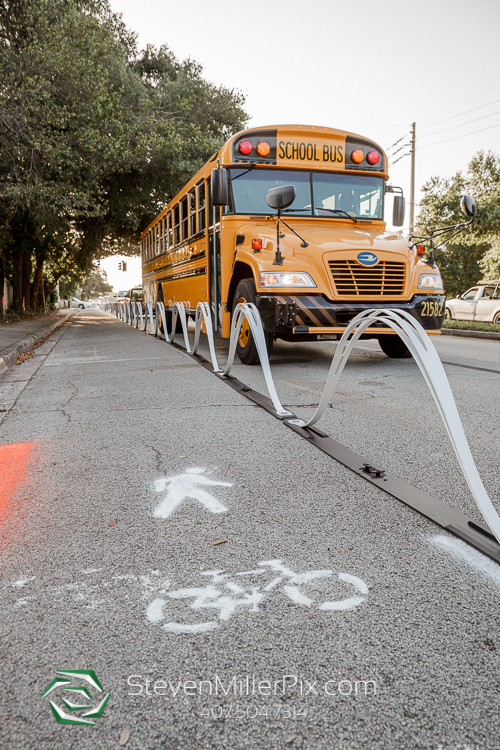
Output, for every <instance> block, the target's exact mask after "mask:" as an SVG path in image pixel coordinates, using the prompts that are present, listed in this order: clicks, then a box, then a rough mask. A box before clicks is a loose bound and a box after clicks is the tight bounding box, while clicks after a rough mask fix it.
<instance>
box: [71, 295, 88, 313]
mask: <svg viewBox="0 0 500 750" xmlns="http://www.w3.org/2000/svg"><path fill="white" fill-rule="evenodd" d="M71 307H79V308H80V309H81V310H83V309H85V308H86V307H90V302H85V300H83V299H77V298H76V297H73V299H72V300H71Z"/></svg>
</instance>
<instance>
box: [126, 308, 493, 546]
mask: <svg viewBox="0 0 500 750" xmlns="http://www.w3.org/2000/svg"><path fill="white" fill-rule="evenodd" d="M124 307H125V306H124V305H118V316H119V317H120V318H121V319H122V320H125V321H126V322H131V318H130V313H129V315H127V311H125V310H123V308H124ZM120 308H121V309H120ZM147 308H148V313H149V320H150V327H151V333H152V334H153V335H154V336H160V335H161V334H160V322H162V323H163V331H164V338H165V340H166V341H167V343H173V342H174V339H175V331H176V326H177V319H178V317H179V318H180V322H181V325H182V332H183V337H184V343H185V347H186V351H187V352H188V354H196V352H197V350H198V346H199V341H200V334H201V330H202V323H204V324H205V329H206V333H207V338H208V344H209V348H210V356H211V359H212V366H213V371H214V372H215V373H217V374H220V375H222V376H224V377H228V376H229V373H230V372H231V369H232V367H233V364H234V357H235V354H236V344H237V341H238V336H239V334H240V329H241V326H242V323H243V319H244V318H246V319H247V322H248V324H249V326H250V330H251V332H252V335H253V337H254V341H255V344H256V347H257V352H258V354H259V359H260V363H261V367H262V372H263V375H264V378H265V381H266V386H267V389H268V392H269V395H270V397H271V401H272V403H273V407H274V409H275V411H276V414H277V415H278V416H279V417H280V418H281V419H287V421H288V422H289V423H290V424H293V425H295V426H296V427H299V428H312V426H313V425H314V424H316V423H317V422H318V421H319V420H320V419H321V417H322V416H323V414H324V412H325V410H326V409H327V407H328V405H329V403H330V400H331V398H332V396H333V394H334V392H335V389H336V387H337V384H338V382H339V380H340V376H341V375H342V371H343V369H344V367H345V365H346V363H347V360H348V358H349V355H350V353H351V351H352V349H353V347H354V346H355V345H356V343H357V341H358V340H359V338H360V336H361V335H362V334H363V333H364V332H365V331H366V329H367V328H369V327H370V326H372V325H377V326H380V324H381V323H383V324H385V325H387V326H389V327H390V328H392V330H393V331H394V332H395V333H396V334H397V335H398V336H399V337H400V338H401V339H402V341H403V342H404V344H405V345H406V346H407V348H408V349H409V350H410V352H411V354H412V355H413V358H414V359H415V362H416V363H417V365H418V367H419V369H420V371H421V373H422V375H423V376H424V379H425V382H426V383H427V386H428V388H429V390H430V392H431V394H432V397H433V399H434V401H435V403H436V406H437V409H438V411H439V414H440V415H441V419H442V420H443V423H444V426H445V428H446V431H447V433H448V436H449V438H450V441H451V444H452V445H453V448H454V451H455V453H456V456H457V458H458V462H459V464H460V468H461V470H462V472H463V475H464V477H465V479H466V481H467V484H468V485H469V488H470V491H471V493H472V496H473V497H474V500H475V501H476V504H477V507H478V508H479V510H480V512H481V514H482V516H483V518H484V519H485V521H486V523H487V525H488V528H489V529H490V530H491V532H492V534H493V535H494V537H495V538H496V540H497V541H498V543H499V544H500V518H499V516H498V514H497V512H496V510H495V508H494V506H493V504H492V502H491V500H490V498H489V496H488V494H487V492H486V490H485V487H484V485H483V482H482V480H481V477H480V476H479V472H478V470H477V467H476V464H475V462H474V459H473V457H472V453H471V451H470V448H469V444H468V442H467V438H466V436H465V432H464V429H463V426H462V422H461V420H460V416H459V414H458V410H457V406H456V403H455V399H454V397H453V393H452V391H451V388H450V384H449V382H448V378H447V376H446V373H445V371H444V368H443V365H442V363H441V360H440V359H439V355H438V353H437V351H436V349H435V347H434V345H433V343H432V341H431V339H430V337H429V336H428V335H427V333H426V332H425V329H424V328H423V327H422V326H421V325H420V323H419V322H418V321H417V320H416V319H415V318H414V317H413V316H411V315H410V314H409V313H407V312H406V311H405V310H400V309H384V310H380V309H376V310H365V311H364V312H362V313H360V314H359V315H357V316H356V317H355V318H353V319H352V321H351V322H350V323H349V325H348V326H347V328H346V330H345V332H344V334H343V335H342V338H341V339H340V341H339V343H338V346H337V348H336V350H335V355H334V357H333V360H332V364H331V366H330V371H329V373H328V377H327V380H326V383H325V387H324V390H323V394H322V396H321V399H320V402H319V405H318V408H317V409H316V411H315V412H314V414H313V416H312V417H311V418H310V419H309V420H307V421H306V420H304V419H297V418H296V417H295V415H294V414H292V413H291V412H289V411H287V410H286V409H285V408H284V407H283V406H282V404H281V402H280V399H279V396H278V393H277V391H276V387H275V385H274V381H273V377H272V373H271V367H270V364H269V358H268V355H267V348H266V341H265V335H264V329H263V327H262V321H261V319H260V315H259V312H258V310H257V308H256V307H255V305H253V304H251V303H240V304H238V305H237V306H236V308H235V310H234V313H233V318H232V322H231V336H230V342H229V354H228V360H227V364H226V367H225V369H224V370H221V368H220V367H219V365H218V363H217V357H216V355H215V346H214V340H213V327H212V316H211V313H210V308H209V306H208V304H207V303H206V302H200V303H198V305H197V308H196V317H195V323H196V325H195V341H194V346H193V348H192V349H191V347H190V344H189V338H188V332H187V319H186V310H185V307H184V305H183V304H182V302H176V303H175V305H174V307H173V308H172V332H171V333H170V334H169V333H168V326H167V318H166V312H165V307H164V304H163V302H159V303H158V304H157V306H156V315H155V314H154V312H153V305H152V303H151V302H148V303H147ZM134 314H135V311H134ZM140 319H141V329H142V330H143V331H147V319H146V318H144V325H143V316H142V305H141V311H140Z"/></svg>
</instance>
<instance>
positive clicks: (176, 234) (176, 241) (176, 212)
mask: <svg viewBox="0 0 500 750" xmlns="http://www.w3.org/2000/svg"><path fill="white" fill-rule="evenodd" d="M179 230H180V213H179V204H177V205H176V207H175V208H174V246H175V245H178V244H179Z"/></svg>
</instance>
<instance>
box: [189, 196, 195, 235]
mask: <svg viewBox="0 0 500 750" xmlns="http://www.w3.org/2000/svg"><path fill="white" fill-rule="evenodd" d="M188 210H189V236H190V237H192V236H193V235H194V234H196V193H195V188H193V189H192V190H191V192H190V193H189V195H188Z"/></svg>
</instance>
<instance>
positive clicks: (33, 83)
mask: <svg viewBox="0 0 500 750" xmlns="http://www.w3.org/2000/svg"><path fill="white" fill-rule="evenodd" d="M0 72H1V79H0V80H1V84H0V124H1V126H2V127H1V129H0V247H1V252H2V263H1V265H0V268H1V269H2V272H3V273H5V274H6V275H7V276H8V277H9V278H10V279H11V280H12V282H13V286H14V303H15V304H14V306H15V308H16V309H17V310H20V309H21V307H22V299H23V297H24V299H25V301H26V304H27V305H28V306H29V305H31V306H33V307H35V308H38V307H40V306H41V304H42V300H43V298H44V297H47V296H48V295H49V294H50V293H51V291H52V290H53V288H54V286H55V284H56V283H57V280H58V278H60V276H61V275H65V276H68V277H69V276H71V275H72V274H73V275H74V274H75V273H76V272H77V271H82V272H85V273H86V274H87V275H88V272H89V271H90V269H91V266H92V262H93V260H94V259H95V258H97V257H103V256H105V255H109V254H113V253H121V254H136V253H137V252H138V242H139V236H140V234H139V233H140V230H141V229H142V228H144V226H146V225H147V224H148V223H149V221H150V220H151V218H152V217H153V216H155V215H156V214H157V212H158V210H159V208H160V207H161V206H162V205H163V204H164V203H165V202H166V201H167V200H169V199H170V198H171V197H172V196H173V195H174V194H175V193H176V192H177V190H178V189H179V188H180V187H181V186H182V184H184V182H185V181H186V180H187V179H188V178H189V177H190V176H191V174H192V173H193V172H194V171H196V169H198V168H199V166H200V165H201V164H202V163H203V162H204V161H205V160H206V159H207V158H208V157H209V156H210V155H211V154H212V153H213V152H214V151H215V150H216V149H217V148H218V147H219V146H220V145H221V144H222V142H223V141H224V140H225V139H226V138H227V136H228V135H229V134H230V133H232V132H234V131H236V130H239V129H241V128H242V126H243V124H244V122H245V119H246V115H245V112H244V111H243V109H242V105H243V98H242V97H241V95H240V94H238V93H237V92H234V91H229V90H227V89H224V88H223V87H217V86H214V85H213V84H210V83H209V82H207V81H205V80H204V79H203V76H202V69H201V66H199V65H198V64H197V63H195V62H193V61H191V60H187V61H184V62H179V61H178V60H176V58H175V57H174V55H173V54H172V53H171V52H170V51H169V50H168V48H167V47H162V48H161V49H159V50H156V49H154V48H152V47H149V48H147V50H145V51H144V52H142V53H138V51H137V49H136V44H135V37H134V34H132V33H131V32H130V31H129V30H128V29H127V28H126V27H125V26H124V24H123V23H122V21H121V18H120V16H117V15H115V14H113V13H112V12H111V10H110V8H109V5H108V2H107V0H64V1H61V0H0ZM1 281H2V278H1V273H0V282H1Z"/></svg>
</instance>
